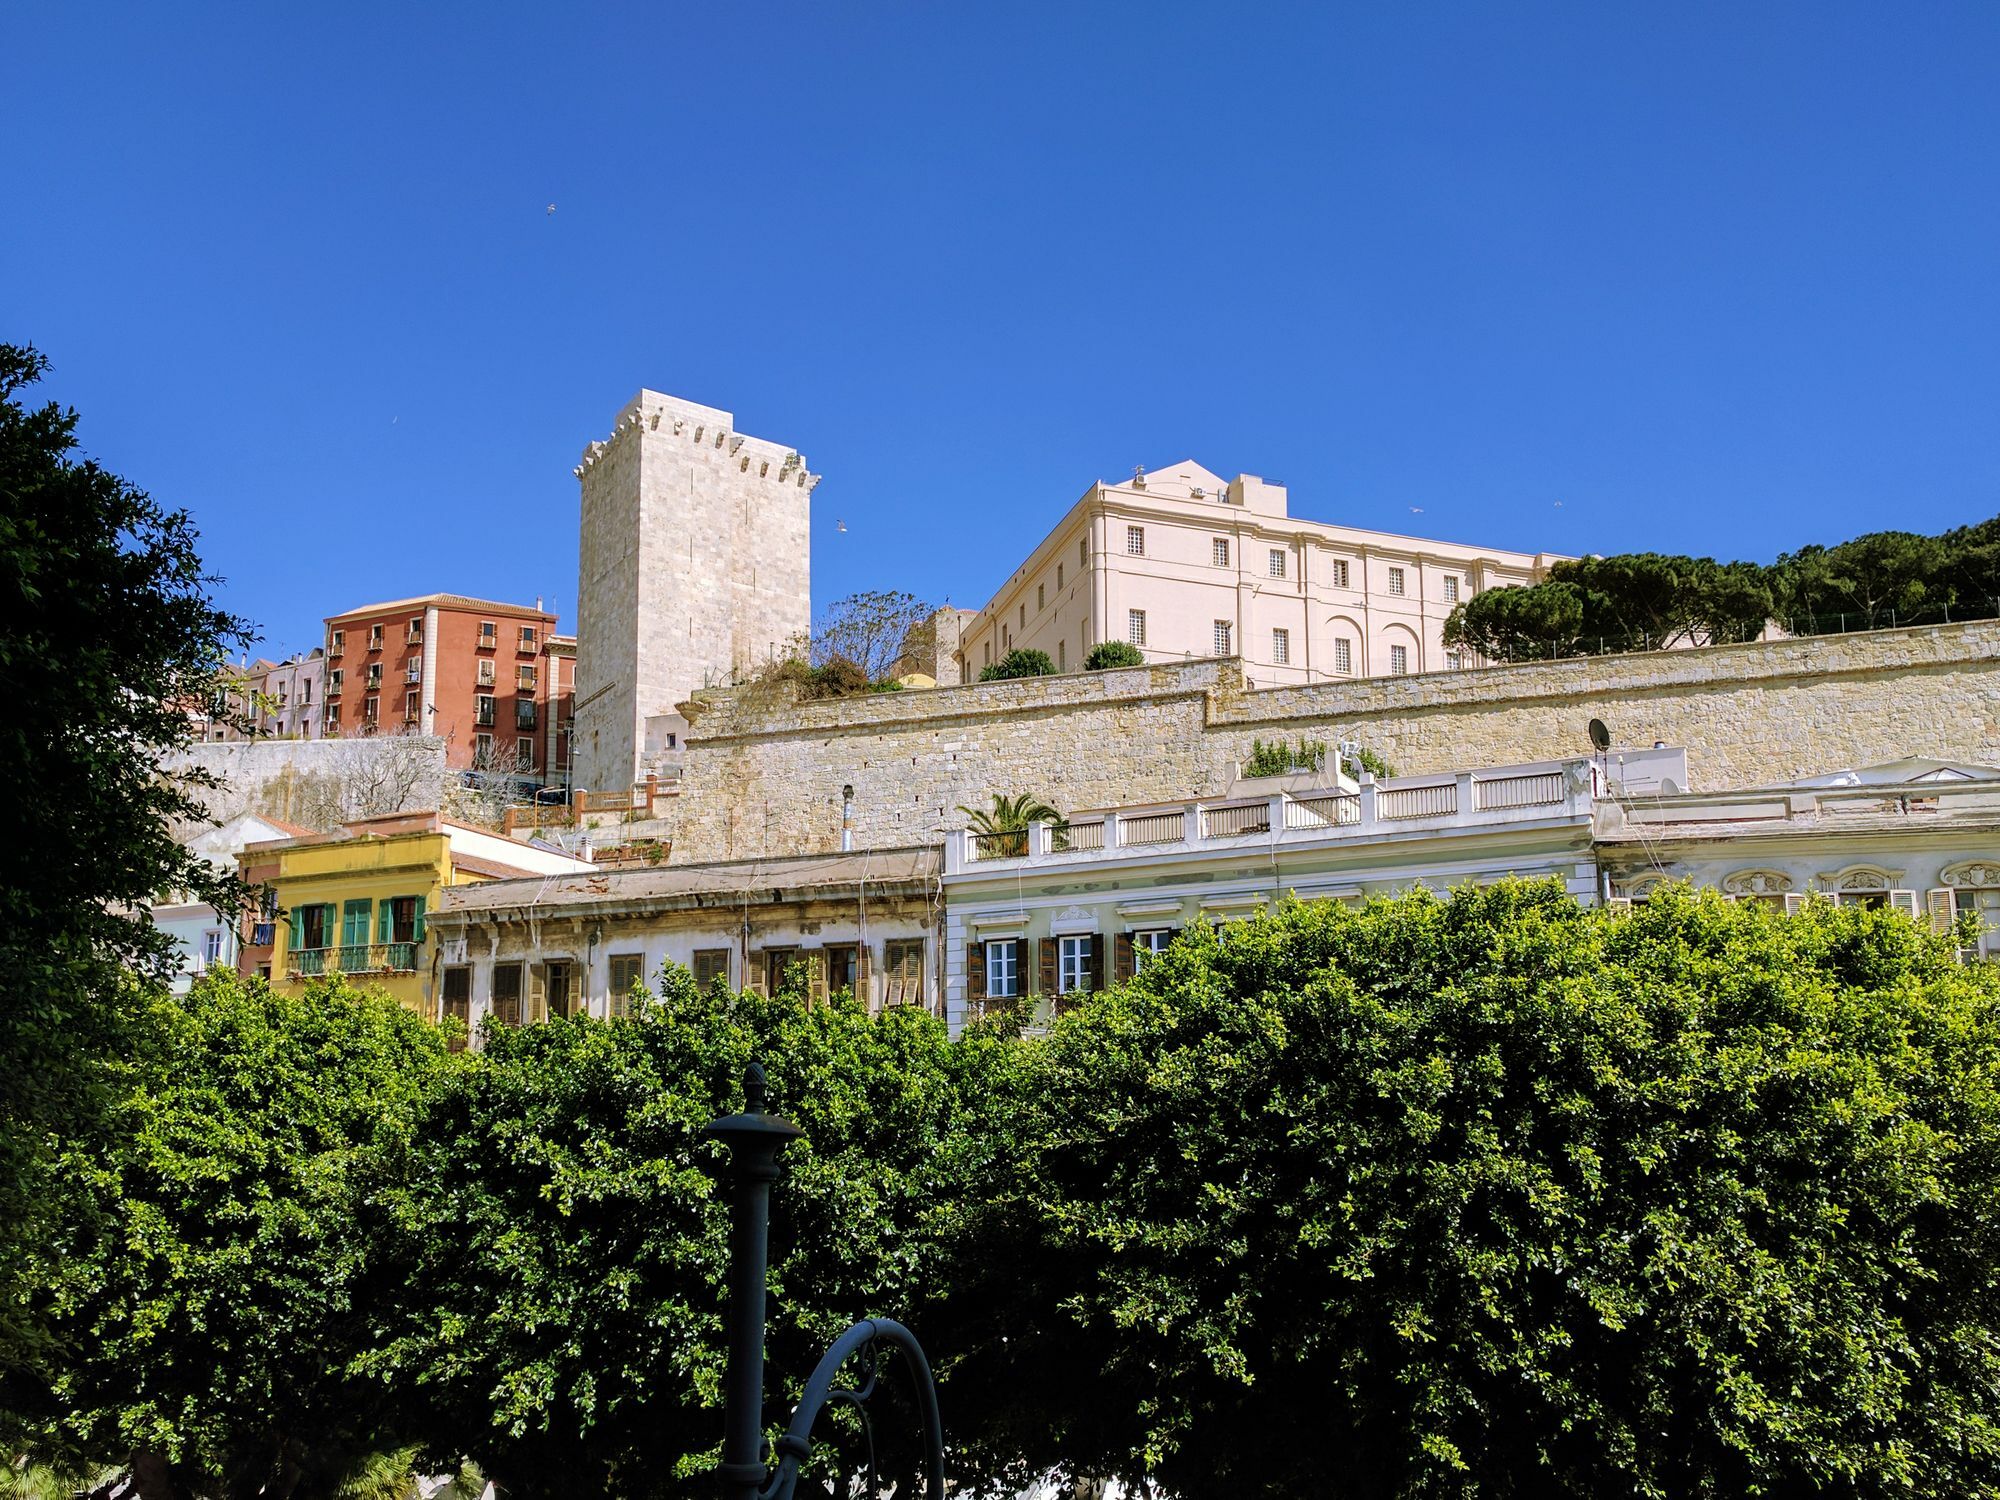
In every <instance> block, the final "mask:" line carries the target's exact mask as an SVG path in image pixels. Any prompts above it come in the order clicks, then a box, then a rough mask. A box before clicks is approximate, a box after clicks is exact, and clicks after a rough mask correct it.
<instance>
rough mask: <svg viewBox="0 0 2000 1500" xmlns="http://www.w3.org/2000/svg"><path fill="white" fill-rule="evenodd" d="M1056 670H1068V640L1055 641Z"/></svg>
mask: <svg viewBox="0 0 2000 1500" xmlns="http://www.w3.org/2000/svg"><path fill="white" fill-rule="evenodd" d="M1056 670H1057V671H1058V672H1067V671H1068V670H1069V642H1068V641H1057V642H1056Z"/></svg>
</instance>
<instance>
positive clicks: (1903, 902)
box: [1889, 891, 1917, 918]
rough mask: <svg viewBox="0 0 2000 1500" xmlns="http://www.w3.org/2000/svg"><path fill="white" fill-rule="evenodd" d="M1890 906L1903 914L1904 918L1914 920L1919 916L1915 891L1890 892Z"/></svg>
mask: <svg viewBox="0 0 2000 1500" xmlns="http://www.w3.org/2000/svg"><path fill="white" fill-rule="evenodd" d="M1889 905H1891V906H1892V907H1894V908H1895V909H1896V910H1897V911H1899V912H1901V913H1903V915H1904V916H1906V917H1911V918H1914V917H1915V916H1916V915H1917V893H1916V892H1915V891H1891V892H1889Z"/></svg>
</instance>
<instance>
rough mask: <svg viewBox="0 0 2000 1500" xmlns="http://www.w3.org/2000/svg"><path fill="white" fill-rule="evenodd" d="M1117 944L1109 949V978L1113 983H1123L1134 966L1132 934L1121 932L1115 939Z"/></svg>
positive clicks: (1130, 974) (1128, 978) (1128, 977)
mask: <svg viewBox="0 0 2000 1500" xmlns="http://www.w3.org/2000/svg"><path fill="white" fill-rule="evenodd" d="M1115 942H1116V944H1117V946H1116V947H1114V948H1113V949H1112V950H1111V978H1112V982H1113V983H1115V984H1124V983H1126V982H1127V981H1128V980H1130V979H1131V977H1132V971H1133V969H1134V968H1135V967H1137V966H1136V964H1135V963H1134V961H1133V960H1134V957H1135V955H1134V954H1133V952H1132V934H1131V933H1129V932H1121V933H1119V934H1118V936H1117V938H1116V939H1115Z"/></svg>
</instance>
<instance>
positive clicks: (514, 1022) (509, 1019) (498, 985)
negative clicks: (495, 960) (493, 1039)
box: [493, 964, 521, 1026]
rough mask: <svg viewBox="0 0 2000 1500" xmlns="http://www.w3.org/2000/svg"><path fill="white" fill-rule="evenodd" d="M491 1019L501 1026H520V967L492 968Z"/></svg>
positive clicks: (502, 966)
mask: <svg viewBox="0 0 2000 1500" xmlns="http://www.w3.org/2000/svg"><path fill="white" fill-rule="evenodd" d="M493 1019H494V1020H496V1021H498V1022H499V1023H500V1024H501V1025H502V1026H519V1025H520V1024H521V966H520V965H519V964H495V965H494V966H493Z"/></svg>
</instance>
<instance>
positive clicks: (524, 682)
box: [514, 667, 535, 693]
mask: <svg viewBox="0 0 2000 1500" xmlns="http://www.w3.org/2000/svg"><path fill="white" fill-rule="evenodd" d="M514 686H515V687H517V688H519V689H520V690H521V691H522V692H524V693H532V692H533V691H534V690H535V669H534V668H533V667H523V668H521V670H520V671H518V672H516V673H515V674H514Z"/></svg>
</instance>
